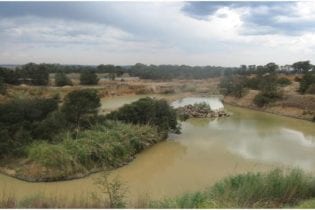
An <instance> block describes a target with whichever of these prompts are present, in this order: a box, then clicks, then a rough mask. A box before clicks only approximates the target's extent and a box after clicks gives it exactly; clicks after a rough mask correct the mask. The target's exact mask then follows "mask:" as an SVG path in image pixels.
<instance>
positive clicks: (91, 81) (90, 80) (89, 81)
mask: <svg viewBox="0 0 315 210" xmlns="http://www.w3.org/2000/svg"><path fill="white" fill-rule="evenodd" d="M98 80H99V79H98V78H97V75H96V74H95V73H94V72H92V71H88V70H87V71H83V72H82V73H81V74H80V84H81V85H96V84H97V83H98Z"/></svg>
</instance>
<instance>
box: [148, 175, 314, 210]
mask: <svg viewBox="0 0 315 210" xmlns="http://www.w3.org/2000/svg"><path fill="white" fill-rule="evenodd" d="M314 187H315V182H314V178H312V177H310V176H307V175H305V174H304V173H303V172H302V171H300V170H291V171H290V172H288V173H284V172H283V171H280V170H273V171H271V172H269V173H266V174H263V173H246V174H242V175H237V176H232V177H228V178H226V179H224V180H222V181H220V182H218V183H217V184H215V185H214V186H213V187H211V188H209V189H207V190H205V191H204V192H196V193H189V194H185V195H183V196H180V197H177V198H175V199H168V200H165V201H160V202H154V203H153V205H152V206H153V207H155V208H281V207H284V206H294V205H296V204H297V203H298V202H299V201H301V200H304V199H309V198H312V197H314V196H315V188H314Z"/></svg>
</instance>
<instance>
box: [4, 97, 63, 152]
mask: <svg viewBox="0 0 315 210" xmlns="http://www.w3.org/2000/svg"><path fill="white" fill-rule="evenodd" d="M57 107H58V102H57V100H56V99H55V98H48V99H38V98H33V99H16V100H12V101H10V102H8V103H5V104H0V130H1V134H2V135H0V154H1V155H5V154H8V153H18V152H19V151H21V148H22V147H23V146H24V145H26V144H28V143H30V142H31V141H33V138H35V137H36V132H35V131H36V130H37V127H38V125H39V122H42V121H43V120H44V119H46V117H47V116H48V115H49V113H51V112H53V111H54V110H56V109H57Z"/></svg>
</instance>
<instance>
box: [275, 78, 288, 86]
mask: <svg viewBox="0 0 315 210" xmlns="http://www.w3.org/2000/svg"><path fill="white" fill-rule="evenodd" d="M277 83H278V84H279V85H280V86H288V85H290V84H291V83H292V82H291V81H290V80H289V79H288V78H285V77H281V78H279V79H278V80H277Z"/></svg>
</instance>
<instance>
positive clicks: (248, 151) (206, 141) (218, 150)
mask: <svg viewBox="0 0 315 210" xmlns="http://www.w3.org/2000/svg"><path fill="white" fill-rule="evenodd" d="M140 97H141V96H119V97H116V98H115V97H113V98H111V99H110V100H108V101H104V102H103V108H105V109H114V108H117V107H119V106H121V105H123V104H125V103H129V102H131V101H134V100H137V99H138V98H140ZM213 100H214V101H216V103H217V99H213ZM210 103H211V102H210ZM225 109H226V110H227V111H228V112H230V113H231V116H230V117H227V118H220V119H215V120H209V119H189V120H188V121H186V122H183V123H182V134H180V135H174V134H171V135H170V136H169V138H168V139H167V141H164V142H161V143H159V144H157V145H154V146H152V147H151V148H149V149H147V150H145V151H144V152H142V153H141V154H139V155H137V157H136V159H135V160H134V161H132V162H131V163H130V164H128V165H126V166H124V167H121V168H119V169H116V170H113V171H112V173H111V177H116V176H118V177H119V179H120V180H121V181H122V182H124V183H125V186H127V188H128V198H129V200H130V201H132V202H133V201H137V199H138V198H139V197H144V196H145V197H147V198H150V199H159V198H163V197H165V196H175V195H179V194H181V193H184V192H189V191H196V190H203V189H205V187H207V186H211V185H212V184H213V183H215V182H216V181H218V180H220V179H222V178H224V177H226V176H229V175H234V174H238V173H242V172H247V171H266V170H271V169H273V168H276V167H277V168H292V167H297V168H301V169H303V170H305V171H307V172H310V173H314V172H315V124H314V123H311V122H307V121H302V120H298V119H293V118H288V117H282V116H277V115H272V114H268V113H263V112H258V111H253V110H248V109H243V108H237V107H232V106H226V107H225ZM101 174H102V173H96V174H92V175H90V176H88V177H85V178H82V179H77V180H71V181H60V182H50V183H29V182H25V181H20V180H17V179H14V178H11V177H8V176H5V175H1V174H0V189H1V190H2V192H1V191H0V194H1V193H4V194H7V195H8V194H13V195H15V196H16V197H17V198H22V197H23V198H24V197H26V196H30V195H33V194H45V195H48V196H53V197H70V198H71V197H80V196H83V197H86V196H88V195H90V193H91V192H97V187H96V185H95V184H94V183H95V180H96V179H97V178H98V177H100V176H101Z"/></svg>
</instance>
